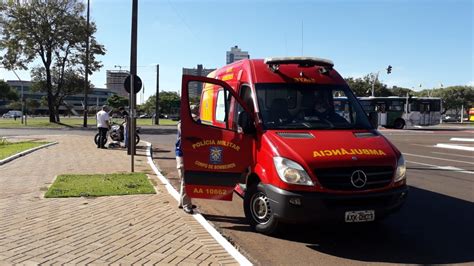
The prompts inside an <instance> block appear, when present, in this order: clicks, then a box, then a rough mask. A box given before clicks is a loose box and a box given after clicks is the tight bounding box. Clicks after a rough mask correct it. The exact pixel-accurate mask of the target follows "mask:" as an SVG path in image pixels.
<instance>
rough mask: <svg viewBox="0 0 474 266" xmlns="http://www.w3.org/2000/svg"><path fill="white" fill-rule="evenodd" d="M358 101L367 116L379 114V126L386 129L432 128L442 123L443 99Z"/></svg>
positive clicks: (370, 99)
mask: <svg viewBox="0 0 474 266" xmlns="http://www.w3.org/2000/svg"><path fill="white" fill-rule="evenodd" d="M358 99H359V102H360V103H361V104H362V107H363V108H364V110H365V111H366V112H367V114H369V113H370V112H377V113H378V118H379V125H381V126H384V127H389V128H397V129H402V128H404V127H405V126H432V125H438V124H439V123H440V121H441V109H442V103H441V98H433V97H411V98H407V97H398V96H390V97H359V98H358ZM407 102H408V103H409V104H408V106H407V105H406V103H407Z"/></svg>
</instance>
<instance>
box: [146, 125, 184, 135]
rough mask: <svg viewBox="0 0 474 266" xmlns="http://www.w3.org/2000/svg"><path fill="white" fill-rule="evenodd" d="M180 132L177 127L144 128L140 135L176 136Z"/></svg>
mask: <svg viewBox="0 0 474 266" xmlns="http://www.w3.org/2000/svg"><path fill="white" fill-rule="evenodd" d="M177 132H178V130H177V129H176V127H175V126H173V127H169V128H163V127H161V128H144V127H142V128H141V129H140V134H143V135H147V134H153V135H170V134H174V135H176V133H177Z"/></svg>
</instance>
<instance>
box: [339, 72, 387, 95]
mask: <svg viewBox="0 0 474 266" xmlns="http://www.w3.org/2000/svg"><path fill="white" fill-rule="evenodd" d="M345 80H346V82H347V84H348V85H349V87H350V88H351V89H352V91H354V93H355V95H356V96H357V97H364V96H371V95H372V83H373V77H372V76H371V75H370V74H368V75H365V76H364V77H362V78H352V77H349V78H346V79H345ZM374 94H375V96H377V97H386V96H392V92H391V91H390V90H389V89H388V88H387V85H386V84H383V83H381V82H380V81H379V80H378V79H377V80H376V81H375V85H374Z"/></svg>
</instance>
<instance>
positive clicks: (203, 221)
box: [143, 141, 252, 265]
mask: <svg viewBox="0 0 474 266" xmlns="http://www.w3.org/2000/svg"><path fill="white" fill-rule="evenodd" d="M143 142H144V143H146V144H147V151H146V154H147V159H148V164H149V165H150V166H151V168H152V169H153V171H154V172H155V174H156V175H157V176H158V179H160V181H161V182H162V183H163V184H164V185H165V187H166V189H167V190H168V193H169V194H170V195H171V196H172V197H173V198H174V199H175V200H176V201H179V193H178V191H176V190H175V189H174V187H173V186H172V185H171V184H170V183H169V181H168V180H167V179H166V177H165V176H163V175H162V174H161V171H160V169H159V168H158V167H157V166H156V165H155V163H154V162H153V159H152V157H153V155H152V153H151V151H152V145H151V143H150V142H147V141H143ZM192 216H193V218H194V219H196V221H198V222H199V223H200V224H201V226H202V227H204V229H206V231H207V232H208V233H209V234H210V235H211V236H212V237H213V238H214V239H215V240H216V241H217V242H218V243H219V244H220V245H221V246H222V247H223V248H224V249H225V250H226V251H227V252H228V253H229V254H230V255H231V256H232V257H233V258H234V259H235V260H236V261H237V262H238V263H239V264H240V265H252V263H251V262H250V261H249V260H248V259H247V258H246V257H245V256H244V255H242V254H241V253H240V252H239V251H238V250H237V249H236V248H235V247H234V246H233V245H232V244H231V243H230V242H229V241H227V239H225V238H224V236H222V235H221V234H220V233H219V232H218V231H217V230H216V229H215V228H214V227H213V226H212V225H211V224H210V223H209V222H208V221H207V220H206V218H204V216H202V215H201V214H200V213H195V214H193V215H192Z"/></svg>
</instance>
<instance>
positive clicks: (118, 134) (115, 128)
mask: <svg viewBox="0 0 474 266" xmlns="http://www.w3.org/2000/svg"><path fill="white" fill-rule="evenodd" d="M124 132H125V131H124V127H123V126H122V125H119V124H112V126H111V127H110V129H109V130H108V131H107V135H106V137H105V138H104V140H103V142H104V146H105V144H106V143H107V140H108V138H110V139H112V141H115V142H119V143H120V142H123V141H124V140H125V135H124ZM135 132H136V133H135V145H136V144H138V143H139V142H140V136H139V135H138V133H140V128H139V127H137V129H136V131H135ZM99 137H100V134H99V133H97V134H96V135H95V137H94V142H95V144H96V145H97V143H99Z"/></svg>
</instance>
